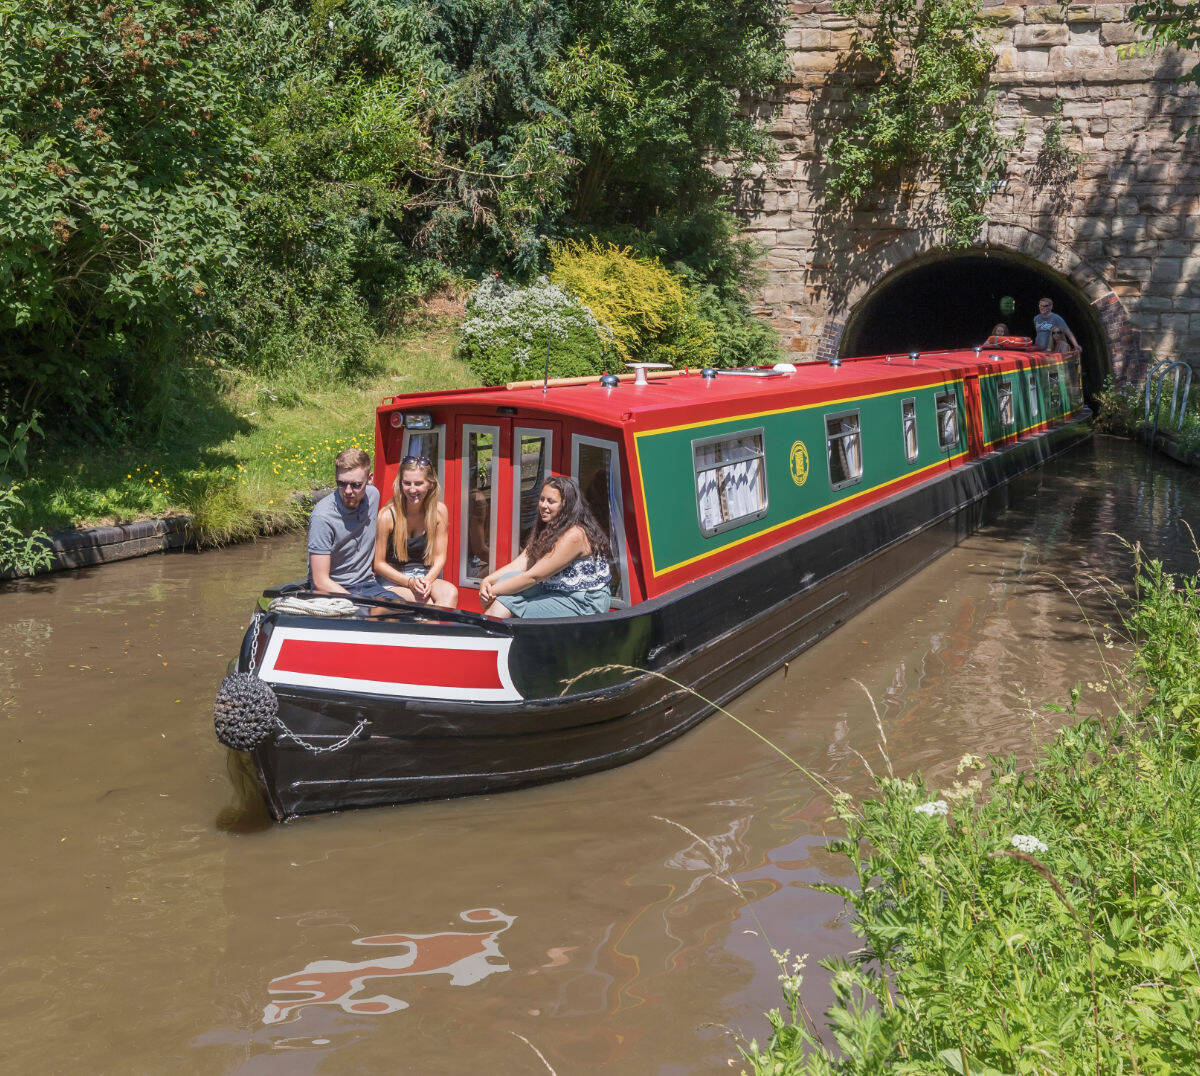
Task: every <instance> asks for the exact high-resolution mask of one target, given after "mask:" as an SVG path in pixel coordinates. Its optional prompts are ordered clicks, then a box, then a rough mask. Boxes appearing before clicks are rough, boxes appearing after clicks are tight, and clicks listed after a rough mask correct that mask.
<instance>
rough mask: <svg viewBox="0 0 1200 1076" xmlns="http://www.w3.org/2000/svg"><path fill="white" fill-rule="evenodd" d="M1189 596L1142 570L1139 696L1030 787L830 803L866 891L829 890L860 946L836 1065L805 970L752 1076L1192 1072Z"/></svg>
mask: <svg viewBox="0 0 1200 1076" xmlns="http://www.w3.org/2000/svg"><path fill="white" fill-rule="evenodd" d="M1198 591H1200V588H1198V586H1197V581H1196V579H1195V578H1190V579H1184V580H1177V579H1172V578H1171V577H1170V576H1169V575H1167V574H1166V573H1164V572H1163V570H1162V567H1161V565H1159V564H1157V563H1153V562H1152V563H1150V564H1148V565H1145V566H1143V568H1142V570H1141V572H1140V573H1139V592H1138V595H1137V600H1136V604H1135V605H1134V608H1133V610H1132V612H1131V613H1130V614H1129V615H1128V617H1127V619H1126V624H1127V627H1128V629H1129V632H1130V635H1131V636H1132V641H1133V642H1134V644H1135V646H1136V649H1135V651H1134V653H1135V655H1136V656H1135V658H1134V665H1133V668H1132V670H1131V673H1132V680H1131V681H1129V682H1131V683H1135V684H1136V683H1140V684H1142V685H1144V688H1145V691H1144V693H1142V694H1140V695H1136V696H1134V695H1131V696H1130V700H1131V704H1132V705H1131V706H1130V708H1129V709H1125V708H1121V709H1119V710H1118V715H1117V717H1116V718H1114V719H1111V720H1101V719H1083V720H1079V721H1078V722H1077V723H1076V724H1074V725H1073V726H1071V727H1068V728H1066V729H1063V730H1062V731H1061V733H1060V734H1059V735H1058V737H1057V739H1055V740H1054V742H1052V743H1051V744H1050V745H1048V746H1047V747H1046V748H1045V749H1044V750H1043V752H1042V753H1041V754H1040V755H1039V757H1038V758H1037V759H1036V760H1035V762H1034V763H1033V765H1032V766H1031V767H1030V768H1029V769H1028V770H1027V771H1025V772H1018V771H1017V769H1016V768H1015V766H1014V764H1013V762H1012V761H1011V760H1009V761H1005V762H996V763H995V764H994V765H993V767H992V770H991V781H990V787H989V789H988V791H987V792H986V793H985V792H984V789H983V783H982V781H981V780H980V779H979V778H978V777H971V778H965V779H964V780H962V781H956V782H954V785H953V787H951V788H949V789H941V790H938V791H934V790H931V789H929V788H927V787H925V786H924V785H923V784H922V783H921V781H920V780H919V779H915V780H896V779H883V780H881V781H880V782H879V794H878V797H877V798H876V799H874V800H869V801H867V802H865V803H862V804H861V805H857V806H856V805H854V804H852V803H851V802H850V801H849V800H848V799H843V800H839V801H837V802H836V810H837V813H838V816H839V818H840V819H841V820H842V821H843V822H844V824H845V827H846V838H845V840H842V841H838V842H835V843H834V844H833V845H832V847H833V849H834V850H835V851H837V852H839V853H840V854H842V855H844V856H846V857H847V859H848V860H849V861H850V863H851V866H852V869H853V871H854V873H855V875H856V877H857V887H856V888H855V889H854V890H850V889H841V888H839V887H836V886H819V887H818V888H822V889H825V890H826V891H829V892H834V893H838V894H840V895H841V896H843V897H844V898H845V900H846V902H847V904H848V905H849V906H850V907H851V908H852V909H853V911H854V913H855V918H854V930H855V932H856V933H857V934H859V935H860V936H861V937H862V938H863V942H864V944H863V948H862V949H861V950H860V951H859V952H858V953H856V954H855V955H854V957H853V958H852V959H849V960H846V959H834V960H829V961H827V962H825V963H824V964H823V966H824V967H825V968H827V969H828V970H829V971H830V972H831V973H832V983H831V985H832V989H833V992H834V995H835V998H836V1001H835V1004H834V1006H833V1007H832V1008H831V1009H830V1010H829V1012H828V1013H827V1019H828V1031H829V1033H830V1034H831V1035H832V1037H833V1039H834V1040H836V1043H837V1045H838V1047H839V1048H840V1049H839V1050H838V1051H835V1050H833V1049H831V1048H830V1047H828V1046H826V1045H825V1044H824V1043H822V1042H821V1040H820V1037H819V1029H818V1028H817V1027H816V1026H815V1024H814V1023H813V1022H812V1021H811V1020H810V1019H809V1018H808V1014H807V1010H806V1009H805V1008H804V1006H803V1004H802V1000H801V990H802V985H803V966H802V964H799V965H792V966H791V967H790V968H785V969H784V973H783V975H782V976H781V982H782V983H783V993H784V998H785V1003H786V1005H785V1008H786V1011H781V1010H775V1011H773V1012H771V1013H769V1014H768V1020H769V1022H770V1024H771V1034H770V1037H769V1039H768V1040H767V1042H766V1044H765V1045H764V1046H762V1047H759V1046H758V1045H757V1044H756V1043H750V1044H749V1046H747V1047H746V1048H745V1050H744V1056H745V1057H746V1059H747V1060H748V1061H749V1062H750V1063H751V1064H752V1066H753V1068H754V1071H755V1072H756V1073H759V1074H768V1073H770V1074H772V1076H784V1074H788V1073H799V1072H814V1073H830V1072H848V1073H849V1072H852V1073H883V1072H957V1073H968V1072H971V1073H986V1072H1007V1073H1025V1072H1028V1073H1047V1072H1055V1073H1059V1072H1061V1073H1068V1072H1083V1071H1088V1072H1194V1071H1197V1069H1198V1068H1200V1041H1198V1040H1197V1036H1196V1028H1197V1027H1200V964H1198V960H1197V956H1198V954H1200V872H1198V871H1197V869H1196V863H1195V862H1194V849H1196V848H1197V847H1198V843H1197V842H1198V841H1200V811H1197V810H1196V803H1197V802H1198V800H1200V760H1198V758H1197V754H1198V752H1197V729H1198V720H1200V592H1198ZM1117 682H1118V680H1113V681H1110V683H1113V684H1114V685H1115V684H1116V683H1117ZM1078 698H1079V691H1078V689H1076V690H1075V691H1074V692H1073V693H1072V705H1071V711H1072V713H1074V710H1075V706H1076V705H1077V703H1078ZM1134 706H1137V707H1138V708H1137V709H1136V710H1134V708H1133V707H1134ZM979 765H981V762H980V760H977V759H970V758H968V759H964V766H963V767H960V775H961V774H962V773H963V771H964V767H965V768H969V769H973V768H976V767H977V766H979ZM785 956H786V955H785Z"/></svg>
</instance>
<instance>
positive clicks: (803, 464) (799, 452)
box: [789, 441, 808, 486]
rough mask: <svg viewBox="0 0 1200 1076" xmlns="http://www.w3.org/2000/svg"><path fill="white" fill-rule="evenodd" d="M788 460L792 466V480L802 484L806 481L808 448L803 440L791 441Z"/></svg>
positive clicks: (799, 484)
mask: <svg viewBox="0 0 1200 1076" xmlns="http://www.w3.org/2000/svg"><path fill="white" fill-rule="evenodd" d="M789 462H790V464H791V468H792V481H793V482H795V483H796V485H798V486H802V485H804V483H805V482H807V481H808V449H807V448H805V447H804V442H803V441H794V442H793V443H792V452H791V458H790V461H789Z"/></svg>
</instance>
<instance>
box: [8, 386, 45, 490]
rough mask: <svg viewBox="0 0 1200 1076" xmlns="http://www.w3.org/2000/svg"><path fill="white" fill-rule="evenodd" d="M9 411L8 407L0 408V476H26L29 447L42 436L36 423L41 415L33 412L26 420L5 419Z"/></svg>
mask: <svg viewBox="0 0 1200 1076" xmlns="http://www.w3.org/2000/svg"><path fill="white" fill-rule="evenodd" d="M5 403H6V404H7V401H5ZM10 410H11V408H10V407H8V406H0V475H5V474H17V473H20V474H28V473H29V463H28V458H29V447H30V445H31V444H32V443H33V439H34V438H35V437H41V436H42V427H41V425H40V424H39V422H38V420H39V419H40V418H41V417H42V415H41V412H40V411H36V410H35V411H34V412H33V413H32V414H31V415H30V416H29V417H28V418H25V419H21V420H20V421H18V420H16V419H9V418H8V417H7V412H9V411H10Z"/></svg>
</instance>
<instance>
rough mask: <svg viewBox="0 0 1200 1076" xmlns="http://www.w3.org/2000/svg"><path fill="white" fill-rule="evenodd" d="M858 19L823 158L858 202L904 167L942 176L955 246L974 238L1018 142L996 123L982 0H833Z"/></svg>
mask: <svg viewBox="0 0 1200 1076" xmlns="http://www.w3.org/2000/svg"><path fill="white" fill-rule="evenodd" d="M834 6H835V8H836V9H837V11H838V12H839V13H840V14H842V15H846V16H848V17H850V18H853V19H854V20H855V21H856V23H857V24H858V29H857V32H856V35H855V38H854V42H853V44H852V46H851V48H850V50H849V56H848V64H847V66H848V68H849V69H850V70H852V71H855V72H856V73H861V75H862V78H863V79H864V80H865V82H862V83H856V84H855V85H854V87H853V89H852V91H851V97H850V102H849V117H848V120H847V122H845V123H843V124H838V125H836V127H835V128H834V130H833V135H832V138H831V139H830V142H829V145H828V150H827V154H826V155H827V157H828V159H829V161H830V162H831V163H832V165H833V169H834V170H833V177H832V180H831V182H830V190H831V192H832V194H833V195H834V196H835V197H839V198H843V199H845V200H847V201H851V202H853V201H857V200H858V199H860V198H862V197H863V195H864V194H866V193H867V191H869V190H871V189H872V188H874V187H876V186H878V185H879V184H880V183H882V182H885V181H886V180H887V179H889V178H895V177H896V176H898V175H899V174H900V173H902V172H904V171H905V170H913V171H916V172H917V173H918V174H919V175H921V176H924V177H927V178H929V179H931V180H936V182H937V183H938V186H939V189H940V193H941V200H942V206H943V210H944V216H945V224H946V228H947V230H948V232H949V235H950V239H951V242H952V244H953V245H956V246H969V245H970V244H971V243H973V242H974V241H975V240H976V239H977V237H978V234H979V229H980V226H981V225H982V223H983V207H984V205H985V204H986V202H987V200H988V198H989V197H990V196H991V194H992V191H993V190H994V189H995V186H996V183H997V182H998V181H999V180H1000V178H1001V177H1002V176H1003V174H1004V168H1005V155H1006V153H1007V151H1008V150H1009V149H1010V148H1011V146H1012V145H1013V142H1012V141H1010V140H1006V139H1004V138H1002V137H1001V136H1000V135H999V133H998V132H997V130H996V120H995V100H994V97H993V95H992V94H990V93H989V92H988V78H989V75H990V73H991V69H992V66H993V64H994V63H995V52H994V49H993V47H992V44H991V42H990V41H989V40H988V37H987V24H986V22H985V21H984V19H983V17H982V13H981V4H980V0H925V2H921V0H836V3H835V5H834Z"/></svg>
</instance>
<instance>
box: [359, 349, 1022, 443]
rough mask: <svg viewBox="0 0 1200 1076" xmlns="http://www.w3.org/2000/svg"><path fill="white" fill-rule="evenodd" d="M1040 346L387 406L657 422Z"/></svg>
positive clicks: (931, 377)
mask: <svg viewBox="0 0 1200 1076" xmlns="http://www.w3.org/2000/svg"><path fill="white" fill-rule="evenodd" d="M1044 359H1045V354H1044V353H1043V352H1040V351H1030V350H1015V349H1012V350H1010V349H1000V348H988V349H985V350H984V351H982V352H981V353H980V355H979V357H978V358H977V357H976V355H975V352H974V350H973V349H969V348H964V349H959V350H954V351H931V352H923V353H921V354H920V356H919V358H917V359H916V361H913V360H911V359H910V358H909V357H908V355H907V354H894V355H872V356H866V357H863V358H855V359H846V360H844V361H843V363H842V364H841V365H840V366H831V365H830V364H828V363H823V362H822V363H815V362H814V363H803V364H798V365H797V366H796V370H795V372H794V373H790V372H789V373H782V374H780V375H778V376H766V377H761V376H760V377H755V376H747V375H741V376H738V375H732V376H731V375H730V374H729V373H723V374H722V373H718V376H717V377H716V378H713V379H706V378H703V377H701V376H700V371H699V370H698V369H693V370H689V371H688V372H687V373H684V374H678V375H676V376H674V377H663V378H655V377H654V376H653V375H651V378H650V383H649V384H647V385H635V384H634V383H633V382H632V381H622V382H621V383H620V385H618V386H617V387H615V388H606V387H604V386H603V385H601V384H600V380H599V378H596V379H595V380H594V381H590V382H588V383H587V384H584V385H555V384H553V383H551V384H550V387H549V388H548V389H547V390H546V392H545V393H544V394H543V391H542V387H541V385H538V386H537V387H536V388H513V389H509V388H505V387H504V386H499V387H497V388H477V389H455V390H451V391H449V392H426V393H414V394H411V395H407V396H390V397H388V398H386V399H385V400H384V401H383V403H382V404H381V406H380V408H379V410H380V411H381V412H385V413H386V412H391V411H395V410H415V409H418V408H434V407H438V406H442V405H445V404H451V405H452V406H453V407H454V409H455V410H456V411H460V412H471V411H479V410H486V411H491V410H492V409H493V408H497V407H505V408H510V407H511V408H516V409H518V410H519V411H520V413H522V414H526V415H529V414H533V413H537V414H547V413H552V414H556V415H563V416H570V417H574V418H578V419H583V420H585V421H591V422H596V423H600V424H602V425H611V426H624V425H633V426H635V427H642V428H646V427H654V426H658V425H662V424H664V423H668V422H670V421H671V418H672V413H673V412H678V411H681V410H682V411H685V412H687V413H688V415H689V418H691V419H705V418H715V417H719V415H720V413H722V412H728V411H729V409H730V407H731V405H732V406H733V407H734V409H735V410H742V409H743V407H745V406H749V407H751V408H754V407H756V406H762V407H764V408H767V407H771V406H773V404H774V402H776V401H780V402H782V401H781V397H782V398H783V399H786V401H787V403H788V404H789V405H791V406H798V405H803V404H805V403H810V402H819V401H823V400H829V401H835V400H837V399H839V398H842V397H854V396H861V395H862V394H863V393H864V391H866V392H871V391H877V392H888V391H894V390H896V389H903V388H906V387H910V386H912V387H915V386H917V385H922V384H929V383H934V382H939V381H954V380H957V379H958V378H959V377H961V376H962V373H963V371H964V369H965V368H968V367H969V368H971V370H972V372H974V371H975V370H977V369H978V367H979V366H980V365H984V366H986V365H987V364H988V363H989V362H992V363H994V364H995V366H996V369H997V370H1011V369H1014V368H1016V367H1018V366H1028V365H1029V364H1031V363H1040V361H1043V360H1044Z"/></svg>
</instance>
